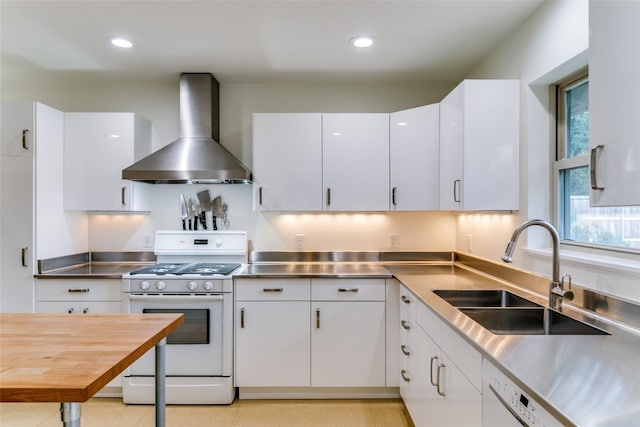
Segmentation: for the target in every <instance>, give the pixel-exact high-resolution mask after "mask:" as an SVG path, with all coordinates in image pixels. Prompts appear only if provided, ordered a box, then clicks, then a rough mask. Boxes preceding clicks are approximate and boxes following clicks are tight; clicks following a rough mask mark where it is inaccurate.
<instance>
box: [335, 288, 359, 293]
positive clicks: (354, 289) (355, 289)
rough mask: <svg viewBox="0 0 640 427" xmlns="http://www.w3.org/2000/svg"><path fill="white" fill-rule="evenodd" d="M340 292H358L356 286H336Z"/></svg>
mask: <svg viewBox="0 0 640 427" xmlns="http://www.w3.org/2000/svg"><path fill="white" fill-rule="evenodd" d="M338 292H341V293H358V288H338Z"/></svg>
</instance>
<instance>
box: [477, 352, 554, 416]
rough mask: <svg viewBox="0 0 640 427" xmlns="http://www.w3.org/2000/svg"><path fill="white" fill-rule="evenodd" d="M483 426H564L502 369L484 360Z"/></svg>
mask: <svg viewBox="0 0 640 427" xmlns="http://www.w3.org/2000/svg"><path fill="white" fill-rule="evenodd" d="M482 426H483V427H521V426H525V427H556V426H557V427H562V426H563V424H562V423H561V422H560V421H558V420H556V419H555V418H554V417H553V416H552V415H551V414H550V413H549V412H548V411H546V410H545V409H544V408H542V405H540V404H539V403H538V402H536V401H534V400H533V399H532V398H531V397H530V396H528V395H526V394H525V393H524V392H523V391H522V390H521V389H520V387H518V386H517V385H516V384H515V383H514V382H513V381H512V380H510V379H509V378H507V376H506V375H505V374H503V373H502V372H501V371H500V370H498V368H496V367H495V366H494V365H493V364H491V363H490V362H488V361H487V359H483V360H482Z"/></svg>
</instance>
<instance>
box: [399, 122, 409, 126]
mask: <svg viewBox="0 0 640 427" xmlns="http://www.w3.org/2000/svg"><path fill="white" fill-rule="evenodd" d="M406 125H407V122H398V126H406Z"/></svg>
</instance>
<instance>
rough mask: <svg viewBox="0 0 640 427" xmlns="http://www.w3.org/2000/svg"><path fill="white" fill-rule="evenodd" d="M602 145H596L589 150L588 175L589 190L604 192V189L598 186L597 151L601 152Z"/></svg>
mask: <svg viewBox="0 0 640 427" xmlns="http://www.w3.org/2000/svg"><path fill="white" fill-rule="evenodd" d="M603 148H604V145H602V144H601V145H596V146H595V147H593V148H592V149H591V164H590V165H589V166H590V170H589V174H590V176H591V189H592V190H604V187H600V186H598V166H597V165H598V150H602V149H603Z"/></svg>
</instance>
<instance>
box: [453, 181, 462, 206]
mask: <svg viewBox="0 0 640 427" xmlns="http://www.w3.org/2000/svg"><path fill="white" fill-rule="evenodd" d="M453 201H454V202H460V180H459V179H456V180H455V181H453Z"/></svg>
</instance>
